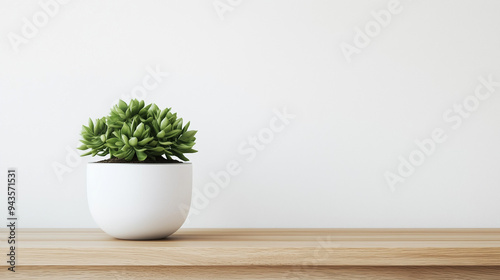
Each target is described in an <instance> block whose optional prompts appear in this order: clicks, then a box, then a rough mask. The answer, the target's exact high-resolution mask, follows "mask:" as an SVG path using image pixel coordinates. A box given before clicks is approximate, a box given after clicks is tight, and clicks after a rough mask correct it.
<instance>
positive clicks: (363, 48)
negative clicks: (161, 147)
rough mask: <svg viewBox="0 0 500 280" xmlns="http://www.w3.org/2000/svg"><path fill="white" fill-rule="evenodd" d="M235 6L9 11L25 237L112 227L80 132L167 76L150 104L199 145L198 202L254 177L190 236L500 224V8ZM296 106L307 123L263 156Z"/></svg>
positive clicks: (8, 117) (6, 35) (3, 154)
mask: <svg viewBox="0 0 500 280" xmlns="http://www.w3.org/2000/svg"><path fill="white" fill-rule="evenodd" d="M226 1H227V0H220V2H217V1H215V2H214V1H212V0H208V1H201V0H200V1H97V0H96V1H80V0H73V1H70V2H69V3H67V4H64V5H62V4H61V5H60V4H57V6H54V5H52V6H50V5H49V8H48V10H49V11H52V12H51V13H52V14H53V16H52V17H48V21H47V22H46V23H44V22H43V20H44V13H46V12H45V10H44V9H43V8H42V7H41V6H40V4H39V2H38V1H2V2H0V98H1V99H0V100H1V101H0V102H1V103H0V104H1V111H0V133H1V134H0V139H1V142H0V143H1V146H0V165H1V167H0V174H1V176H0V180H1V182H2V183H1V184H2V185H3V186H2V189H3V191H1V192H0V194H1V199H0V207H1V209H6V191H5V190H6V185H7V183H6V171H7V167H11V166H14V167H17V168H18V170H19V186H18V188H19V196H18V216H19V218H20V220H19V223H20V226H21V227H96V224H95V223H94V222H93V220H92V218H91V216H90V213H89V211H88V209H87V204H86V203H87V201H86V192H85V166H86V162H87V161H97V160H99V159H97V158H83V159H81V160H75V158H74V157H73V153H74V152H75V151H76V150H75V149H74V147H76V146H77V145H79V144H78V140H79V133H80V129H81V125H82V124H84V123H86V121H87V119H88V117H92V118H97V117H100V116H103V115H105V114H107V113H108V110H109V107H110V105H111V103H112V102H113V101H115V100H117V99H118V98H120V97H121V96H124V97H126V96H127V95H130V93H131V91H133V90H134V88H135V87H136V86H140V85H141V84H142V81H143V79H145V77H147V76H148V75H150V74H148V70H147V69H148V68H152V69H154V68H155V67H158V68H159V70H160V71H161V72H168V73H169V76H168V77H160V80H161V81H160V82H159V83H158V84H157V87H156V88H155V89H152V90H149V91H147V92H146V93H145V94H144V96H145V98H144V99H145V100H146V101H147V102H155V103H157V104H158V105H159V106H160V107H167V106H168V107H170V106H171V107H173V108H174V110H175V111H177V112H178V113H179V115H180V116H182V117H183V118H184V119H187V120H191V123H192V128H194V129H198V130H199V134H198V144H197V145H196V148H197V149H198V150H199V151H200V152H199V153H198V154H195V155H192V156H191V157H190V158H191V160H192V162H193V163H194V166H195V170H194V187H195V189H197V190H199V191H200V192H201V193H203V192H204V187H205V186H206V185H207V184H209V183H211V182H213V179H212V177H211V176H210V174H211V173H212V172H219V171H221V170H224V169H225V167H226V165H227V164H228V163H229V162H231V161H236V162H238V164H240V166H241V173H240V174H238V175H236V176H231V178H230V183H229V185H228V186H226V187H225V188H223V189H222V190H221V191H220V193H219V194H218V195H217V196H216V197H214V198H211V199H209V200H208V205H203V204H202V203H203V200H202V199H200V198H199V197H195V198H194V199H195V200H194V203H195V204H193V207H195V208H194V209H192V212H191V215H190V218H189V222H188V223H187V224H186V225H185V226H187V227H499V226H500V219H499V218H498V213H500V203H499V200H500V188H499V182H500V172H499V168H500V145H499V143H500V129H499V127H500V111H499V110H498V108H499V106H500V86H499V84H494V83H493V86H492V87H491V88H490V91H491V94H490V93H489V91H488V88H487V87H485V86H484V85H483V84H484V82H483V83H481V82H480V80H479V79H480V77H484V78H485V79H488V76H489V75H491V76H490V79H492V80H493V81H500V71H499V70H500V36H498V35H499V34H500V33H499V31H500V17H499V16H498V11H499V9H500V2H499V1H472V0H469V1H465V0H463V1H431V0H427V1H408V0H401V1H400V2H392V3H390V1H386V0H384V1H349V0H342V1H319V0H315V1H306V0H301V1H285V0H282V1H263V0H260V1H256V0H253V1H241V3H240V2H237V1H230V3H233V4H234V6H232V7H230V6H223V5H225V4H224V3H227V2H226ZM45 2H50V1H48V0H42V1H41V3H45ZM214 3H215V4H217V5H219V8H220V9H223V8H224V7H226V8H227V7H229V8H230V9H231V10H228V11H224V10H219V13H220V14H221V15H220V16H219V15H218V13H217V11H216V10H215V8H214ZM221 3H222V4H221ZM388 5H389V6H390V7H391V11H392V12H393V14H392V16H391V19H390V22H385V23H387V24H385V23H384V24H385V25H386V26H381V25H380V24H378V23H377V24H375V23H374V22H371V21H373V20H374V14H373V13H375V14H379V11H380V10H382V9H384V10H387V9H388ZM391 5H393V6H391ZM56 7H57V8H58V9H55V8H56ZM46 10H47V8H46ZM34 15H35V17H36V21H37V22H36V23H35V24H38V25H39V26H40V27H36V26H35V28H37V29H38V31H37V32H35V31H34V30H30V29H29V28H28V27H26V26H28V24H27V23H26V22H25V21H23V18H26V19H27V21H28V22H31V23H33V19H32V18H33V16H34ZM383 15H386V14H384V13H382V14H380V17H382V18H383ZM385 20H386V21H388V19H387V17H385ZM367 25H368V27H369V28H372V29H370V30H372V32H374V33H375V34H372V35H374V37H373V38H371V39H369V40H370V41H369V42H368V41H366V38H364V39H365V41H364V42H363V40H362V39H363V38H362V37H360V36H361V35H359V34H358V33H357V32H356V28H361V29H364V28H365V27H366V26H367ZM23 28H24V29H25V30H24V35H23ZM377 28H380V30H377ZM16 36H17V37H16ZM356 36H357V37H356ZM355 37H356V38H357V39H358V42H357V43H358V44H357V46H358V47H359V48H357V49H354V48H355V47H356V42H355ZM11 41H12V42H11ZM347 44H349V45H352V48H351V49H350V50H351V51H353V52H354V53H352V55H347V56H346V55H345V54H344V53H343V51H342V48H341V46H344V48H346V47H345V46H346V45H347ZM363 44H364V45H363ZM16 50H17V51H16ZM349 60H350V61H349ZM476 90H477V94H478V96H479V97H480V98H481V99H483V100H479V99H477V98H476V97H474V92H475V91H476ZM488 94H489V96H487V95H488ZM464 100H465V101H466V102H467V108H469V109H470V110H473V112H471V113H469V112H467V111H465V112H463V113H462V114H463V117H462V116H460V115H459V114H458V113H455V112H454V111H453V110H455V109H456V108H455V109H454V104H461V103H462V102H463V101H464ZM478 100H479V101H478ZM476 101H478V104H475V103H474V102H476ZM476 105H477V106H476ZM457 106H458V105H457ZM284 108H286V110H287V112H288V113H289V114H293V115H294V116H295V117H294V118H293V119H290V121H289V123H288V124H287V125H284V126H283V130H282V131H279V132H273V134H272V136H273V139H272V141H269V143H267V144H265V145H264V147H261V148H263V149H262V150H256V149H255V148H251V147H253V146H251V144H250V143H249V141H250V140H249V137H253V136H255V135H258V134H259V133H260V134H261V137H262V136H267V135H265V133H268V132H269V130H266V128H268V127H269V125H270V124H269V123H270V121H271V120H272V119H273V118H275V117H276V115H275V113H274V110H278V111H282V110H284ZM457 108H458V107H457ZM448 110H452V111H448ZM457 110H458V109H457ZM443 114H444V115H446V116H447V118H448V119H445V118H444V117H443ZM462 120H463V122H462V123H461V125H458V124H459V123H458V122H459V121H462ZM276 124H277V125H280V122H277V123H276ZM279 128H281V126H280V127H279ZM436 129H438V131H437V132H436V133H439V131H441V133H442V134H444V136H442V137H443V138H444V137H445V138H446V139H445V140H444V142H443V141H441V142H442V143H437V144H435V145H436V148H435V150H434V151H431V155H430V156H426V157H425V159H424V162H423V163H422V164H421V165H420V166H418V167H417V168H415V170H414V172H413V174H412V175H409V176H407V177H405V178H403V177H404V176H402V177H401V178H403V179H404V182H397V183H396V184H395V185H394V187H393V188H392V189H391V187H390V186H389V184H388V183H387V181H386V178H385V174H386V172H392V173H394V174H395V175H398V174H399V173H398V171H397V168H398V165H399V164H400V159H399V156H403V157H405V158H408V157H409V156H410V154H411V155H413V156H414V157H415V158H414V160H417V161H418V160H419V159H418V156H419V155H422V154H419V152H418V150H417V149H418V147H417V145H416V144H415V143H414V142H415V141H416V140H422V139H424V138H429V137H431V136H432V134H433V131H435V130H436ZM439 129H441V130H439ZM440 139H441V138H440ZM438 140H439V139H438ZM429 147H430V146H429ZM67 149H69V150H67ZM253 152H255V158H251V155H250V153H253ZM417 163H418V164H419V163H420V162H417ZM54 166H56V167H58V168H59V169H60V170H63V171H68V170H71V172H69V171H68V172H66V173H63V174H59V175H60V178H58V176H57V173H56V172H55V171H54ZM61 166H65V169H61V168H62V167H61ZM400 175H408V174H400ZM398 176H399V175H398ZM205 203H206V201H205ZM0 213H1V215H0V219H3V220H4V221H5V219H6V211H4V210H2V211H0Z"/></svg>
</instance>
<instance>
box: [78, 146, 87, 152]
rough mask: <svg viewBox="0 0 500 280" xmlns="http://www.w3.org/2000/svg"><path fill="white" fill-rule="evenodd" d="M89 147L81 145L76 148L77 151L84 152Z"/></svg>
mask: <svg viewBox="0 0 500 280" xmlns="http://www.w3.org/2000/svg"><path fill="white" fill-rule="evenodd" d="M88 148H89V147H87V145H81V146H80V147H78V148H77V149H78V150H82V151H85V150H86V149H88Z"/></svg>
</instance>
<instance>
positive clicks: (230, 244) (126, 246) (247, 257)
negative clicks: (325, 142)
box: [0, 229, 500, 280]
mask: <svg viewBox="0 0 500 280" xmlns="http://www.w3.org/2000/svg"><path fill="white" fill-rule="evenodd" d="M0 233H1V235H2V236H4V238H3V240H1V242H0V250H1V252H0V253H1V254H2V255H4V254H7V253H8V248H7V246H8V244H7V240H6V238H5V237H6V236H7V230H5V229H3V230H2V231H1V232H0ZM4 259H5V260H6V259H7V257H6V256H5V255H4ZM7 268H8V266H7V263H6V262H5V261H2V262H0V269H1V270H0V279H23V280H25V279H37V280H39V279H50V280H56V279H65V280H66V279H130V280H137V279H148V280H149V279H176V280H177V279H204V280H205V279H218V280H219V279H228V280H229V279H231V280H234V279H308V280H309V279H328V280H332V279H336V280H353V279H360V280H361V279H363V280H367V279H377V280H381V279H383V280H393V279H397V280H401V279H408V280H417V279H427V280H428V279H436V280H438V279H439V280H441V279H455V280H471V279H478V280H498V279H500V230H499V229H181V230H179V231H178V232H177V233H175V234H174V235H172V236H171V237H169V238H168V239H164V240H154V241H126V240H118V239H114V238H112V237H110V236H108V235H106V234H105V233H103V232H102V231H101V230H99V229H18V231H17V234H16V272H14V273H13V272H11V271H8V270H7Z"/></svg>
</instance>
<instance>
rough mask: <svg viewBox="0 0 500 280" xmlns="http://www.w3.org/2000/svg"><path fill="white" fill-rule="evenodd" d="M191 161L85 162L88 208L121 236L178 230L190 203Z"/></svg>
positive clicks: (138, 237) (109, 230)
mask: <svg viewBox="0 0 500 280" xmlns="http://www.w3.org/2000/svg"><path fill="white" fill-rule="evenodd" d="M191 193H192V165H191V164H190V163H89V164H87V198H88V203H89V207H90V212H91V214H92V216H93V218H94V220H95V221H96V223H97V224H98V225H99V227H100V228H101V229H102V230H103V231H104V232H106V233H107V234H109V235H111V236H113V237H116V238H119V239H135V240H145V239H161V238H165V237H167V236H169V235H171V234H172V233H174V232H175V231H177V230H178V229H179V228H180V227H181V226H182V224H183V223H184V221H185V220H186V216H187V214H188V213H187V212H188V211H189V207H190V205H191Z"/></svg>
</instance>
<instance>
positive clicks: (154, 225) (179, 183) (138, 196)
mask: <svg viewBox="0 0 500 280" xmlns="http://www.w3.org/2000/svg"><path fill="white" fill-rule="evenodd" d="M189 124H190V123H189V122H188V123H187V124H186V125H183V120H182V118H178V117H177V113H172V112H171V108H167V109H164V110H161V109H160V108H158V106H156V105H155V104H149V105H147V106H145V104H144V101H138V100H136V99H134V100H132V101H130V103H129V104H127V103H125V102H124V101H122V100H120V101H119V102H118V104H117V105H115V106H113V108H112V109H111V112H110V114H109V115H108V116H106V117H103V118H98V119H96V120H95V122H93V121H92V119H89V124H88V126H85V125H84V126H83V128H82V133H81V135H82V139H81V140H80V141H81V142H82V143H83V145H82V146H80V147H79V148H78V149H80V150H89V151H88V152H87V153H85V154H83V155H82V156H87V155H92V156H96V155H97V156H107V155H109V159H106V160H102V161H99V162H94V163H88V164H87V197H88V203H89V208H90V212H91V214H92V217H93V218H94V220H95V221H96V223H97V224H98V225H99V227H101V229H102V230H103V231H104V232H106V233H108V234H109V235H111V236H113V237H116V238H119V239H134V240H145V239H161V238H165V237H167V236H169V235H170V234H172V233H174V232H175V231H176V230H178V229H179V228H180V227H181V225H182V224H183V223H184V221H185V219H186V216H187V211H188V210H189V205H190V204H191V192H192V165H191V163H187V162H182V161H189V159H188V158H186V157H185V156H184V154H186V153H195V152H197V151H196V150H194V149H193V146H194V145H195V140H196V137H195V134H196V131H195V130H188V129H189ZM175 158H177V159H179V160H181V161H179V160H176V159H175ZM186 209H187V210H186Z"/></svg>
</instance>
